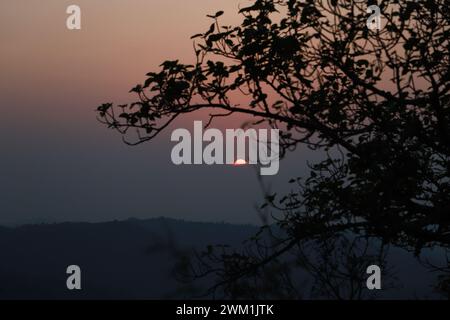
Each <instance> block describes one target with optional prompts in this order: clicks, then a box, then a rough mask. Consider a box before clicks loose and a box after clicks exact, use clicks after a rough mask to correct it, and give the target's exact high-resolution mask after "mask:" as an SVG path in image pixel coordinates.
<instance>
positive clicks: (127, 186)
mask: <svg viewBox="0 0 450 320" xmlns="http://www.w3.org/2000/svg"><path fill="white" fill-rule="evenodd" d="M248 3H249V2H248V1H231V0H189V1H179V0H127V1H124V0H108V1H106V0H71V1H62V0H45V1H38V0H3V1H1V2H0V42H1V51H0V71H1V76H0V106H1V111H2V120H3V121H2V123H1V127H0V146H1V158H0V178H1V180H0V181H1V184H0V212H1V214H0V224H15V223H24V222H40V221H49V222H53V221H57V222H59V221H68V220H69V221H74V220H77V221H79V220H81V221H103V220H112V219H126V218H128V217H137V218H150V217H156V216H167V217H173V218H181V219H186V220H201V221H227V222H238V223H256V222H258V218H257V213H256V211H255V209H254V207H255V206H256V205H260V204H261V202H262V193H261V189H260V187H259V185H258V182H257V179H256V172H255V170H253V169H252V168H250V167H230V166H214V167H207V166H197V167H194V166H192V167H191V166H181V167H176V166H174V165H173V164H172V163H171V161H170V151H171V148H172V146H173V143H171V142H170V139H169V135H170V132H171V131H172V130H173V129H175V128H177V127H187V128H189V129H191V128H192V125H193V120H196V119H197V120H205V118H204V115H198V114H197V115H194V116H192V117H189V118H185V119H183V120H181V121H180V122H178V123H175V124H174V125H173V126H172V127H171V128H169V130H168V131H167V132H166V134H165V135H162V136H160V137H159V138H158V139H157V140H155V141H153V142H151V143H147V144H144V145H141V146H138V147H134V148H130V147H128V146H125V145H124V144H123V143H122V141H121V139H120V136H119V135H117V134H116V133H115V132H113V131H109V130H106V129H105V128H104V127H103V126H102V125H100V124H99V123H98V122H97V121H96V119H95V116H96V114H95V112H94V110H95V108H96V107H97V106H98V105H99V104H101V103H103V102H117V103H122V102H129V101H130V99H132V98H133V97H131V96H130V95H129V94H128V91H129V89H130V88H131V87H133V86H134V85H135V84H137V83H140V82H141V81H143V80H145V74H146V73H147V72H149V71H154V70H157V69H158V65H160V64H161V62H163V61H164V60H168V59H180V60H182V61H185V62H192V61H193V57H194V55H193V49H192V40H190V36H191V35H193V34H196V33H199V32H202V31H205V30H206V29H207V28H208V26H209V23H210V21H209V19H208V18H207V17H206V15H207V14H212V13H215V12H217V11H219V10H224V11H225V15H224V17H223V21H224V22H227V23H229V24H237V23H239V21H240V17H239V16H238V15H237V14H236V13H237V11H238V10H239V6H241V7H242V6H245V5H246V4H248ZM71 4H77V5H79V6H80V7H81V9H82V30H80V31H69V30H67V29H66V25H65V23H66V18H67V14H66V8H67V6H69V5H71ZM222 121H224V120H222ZM225 121H226V122H225V123H222V124H218V125H219V126H222V127H227V128H238V127H240V125H241V124H242V122H243V121H244V119H243V118H239V117H235V118H232V119H229V120H225ZM306 160H307V157H306V156H305V154H304V153H302V151H299V152H297V153H296V154H295V155H293V156H291V157H290V158H289V159H287V160H286V161H283V162H282V164H281V167H280V173H279V175H277V176H276V177H275V178H271V179H268V180H267V183H268V184H272V185H273V186H278V185H282V186H285V185H287V181H288V180H289V178H291V177H292V176H293V175H294V176H297V175H300V174H301V173H302V171H303V170H304V168H305V163H306ZM294 168H295V170H294Z"/></svg>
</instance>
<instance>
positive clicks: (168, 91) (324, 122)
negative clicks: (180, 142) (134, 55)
mask: <svg viewBox="0 0 450 320" xmlns="http://www.w3.org/2000/svg"><path fill="white" fill-rule="evenodd" d="M369 2H370V1H369ZM373 2H374V1H372V3H373ZM369 4H370V3H369ZM367 5H368V2H367V1H357V0H355V1H341V0H317V1H313V0H305V1H294V0H275V1H272V0H271V1H269V0H255V1H253V3H252V5H251V6H249V7H245V8H242V9H240V11H239V13H240V14H241V15H242V18H243V21H242V24H241V25H240V26H234V27H233V26H224V25H221V24H220V16H221V15H222V14H223V12H222V11H220V12H218V13H217V14H215V15H213V16H209V17H210V18H211V19H212V24H211V26H210V28H209V29H208V30H207V31H206V32H205V33H201V34H198V35H195V36H194V37H193V39H196V40H195V41H196V43H195V56H196V58H197V59H196V63H195V65H185V64H182V63H180V62H179V61H166V62H164V63H163V64H162V70H160V71H159V72H150V73H148V74H147V76H148V78H147V79H146V80H145V82H144V83H143V84H141V85H137V86H136V87H135V88H133V89H132V90H131V92H133V93H135V94H136V95H137V98H138V99H137V101H136V102H134V103H131V104H129V105H119V106H115V105H113V104H111V103H108V104H103V105H102V106H100V107H99V108H98V113H99V120H100V121H101V122H102V123H104V124H106V125H107V126H109V127H110V128H113V129H115V130H118V131H119V132H120V133H121V134H123V135H127V134H129V133H130V132H131V131H132V129H136V132H137V139H136V140H134V141H129V140H125V142H126V143H129V144H132V145H134V144H139V143H143V142H145V141H149V140H151V139H153V138H154V137H155V136H156V135H158V134H159V133H160V132H161V131H162V130H164V129H165V128H167V126H168V125H169V124H170V123H172V121H174V119H176V118H177V117H179V116H182V115H183V114H186V113H191V112H195V111H197V110H202V109H211V110H213V111H212V113H211V115H210V117H211V119H210V120H211V121H212V120H214V118H216V117H218V116H228V115H230V114H232V113H242V114H247V115H249V116H252V117H254V118H255V121H254V124H259V123H265V124H267V125H269V126H271V127H273V128H278V129H280V130H281V143H282V145H281V147H282V150H283V155H284V154H285V153H286V151H289V150H292V149H294V148H295V147H296V146H298V145H299V144H306V145H308V146H309V147H310V148H311V149H313V150H323V151H326V153H327V155H328V156H327V158H326V159H325V160H323V161H320V162H318V163H315V164H313V165H311V172H310V176H308V177H300V178H296V177H294V178H293V179H292V180H291V183H292V184H294V185H296V186H297V189H298V192H294V193H290V194H288V195H284V196H278V195H267V198H266V200H267V201H266V204H265V206H267V208H271V210H273V215H274V216H275V218H276V221H277V225H278V228H280V229H281V230H282V231H283V239H278V240H277V241H275V243H274V244H273V245H272V246H271V253H270V254H269V255H267V256H266V257H264V258H261V257H259V258H255V256H254V255H253V256H252V255H249V254H240V256H239V257H237V256H235V257H234V258H236V259H237V258H239V259H237V260H236V261H234V262H233V263H236V266H237V269H236V270H234V271H233V272H232V274H228V273H226V276H225V278H224V279H222V280H223V282H221V283H227V281H235V280H238V279H243V278H244V277H245V276H248V275H249V274H251V273H252V272H253V271H255V270H257V269H258V268H263V267H264V266H268V265H269V264H270V263H271V262H273V261H275V260H276V259H277V258H278V257H279V256H282V255H283V254H285V253H287V252H291V251H292V250H296V249H298V248H299V246H302V245H303V244H304V243H307V242H308V241H321V240H320V239H323V241H326V239H331V238H333V237H343V236H345V237H347V236H349V235H350V234H351V235H352V236H351V237H357V238H361V239H371V238H373V239H379V240H380V241H381V243H382V244H383V246H384V245H395V246H399V247H402V248H405V249H407V250H412V251H414V252H415V254H416V255H417V256H419V255H420V253H421V251H422V250H423V249H424V248H427V247H433V246H439V247H442V248H444V249H449V245H450V228H449V227H450V225H449V222H450V174H449V170H450V161H449V160H450V134H449V132H450V121H449V120H450V107H449V101H450V95H449V90H450V81H449V80H450V71H449V49H450V42H449V39H450V24H449V21H450V16H449V12H448V10H447V7H448V3H447V1H444V0H438V1H428V0H427V1H425V0H424V1H416V0H404V1H398V0H396V1H390V2H389V4H388V3H387V2H384V1H383V2H381V3H380V9H381V13H382V19H383V21H384V23H385V26H384V28H383V29H381V30H375V31H371V30H369V29H368V28H367V25H366V22H367V19H368V17H369V14H367V12H366V9H367ZM236 93H238V94H240V99H239V100H240V101H239V102H237V101H236V98H235V97H236V96H237V94H236ZM242 99H246V100H247V101H248V103H247V104H246V105H244V104H243V103H242ZM322 243H323V242H322ZM222 258H223V255H222ZM222 262H226V261H224V259H222ZM228 262H229V261H228ZM244 262H245V263H244ZM223 265H224V266H225V264H223ZM228 266H229V265H228ZM228 283H229V282H228Z"/></svg>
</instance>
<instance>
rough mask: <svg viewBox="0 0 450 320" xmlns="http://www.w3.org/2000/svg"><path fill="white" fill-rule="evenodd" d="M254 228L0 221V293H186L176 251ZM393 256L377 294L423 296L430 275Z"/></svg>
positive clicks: (227, 240)
mask: <svg viewBox="0 0 450 320" xmlns="http://www.w3.org/2000/svg"><path fill="white" fill-rule="evenodd" d="M257 230H258V228H257V227H256V226H241V225H231V224H225V223H222V224H221V223H197V222H186V221H178V220H171V219H166V218H157V219H150V220H137V219H129V220H126V221H120V222H119V221H115V222H106V223H61V224H41V225H27V226H21V227H16V228H5V227H0V299H162V298H188V297H189V294H190V291H189V290H187V291H186V290H185V291H180V290H179V289H180V283H178V282H177V281H176V280H175V278H174V277H173V275H172V273H171V272H172V270H173V267H174V264H175V260H176V259H175V255H174V252H176V251H178V250H188V249H190V248H197V249H202V248H204V247H205V246H206V245H208V244H230V245H233V246H234V245H235V246H237V245H240V244H241V243H242V241H244V240H246V239H248V238H249V237H250V236H251V235H253V234H254V233H255V232H257ZM391 256H392V258H391V263H392V264H393V265H394V266H396V267H398V268H397V271H398V275H399V278H400V279H401V280H402V281H403V283H404V287H403V288H398V289H395V290H390V291H388V292H385V293H383V295H382V296H383V297H386V298H414V297H420V298H423V297H429V296H430V295H431V294H432V289H431V284H432V281H433V279H434V275H431V274H429V273H427V272H426V271H425V269H424V268H422V267H421V266H420V265H419V264H418V263H417V262H416V260H414V259H413V258H412V257H410V256H408V255H407V254H406V253H403V252H400V251H399V252H394V253H393V254H391ZM72 264H76V265H79V266H80V267H81V269H82V290H81V291H77V292H73V291H69V290H67V289H66V278H67V275H66V273H65V270H66V268H67V266H68V265H72Z"/></svg>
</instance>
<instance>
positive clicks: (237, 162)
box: [234, 159, 247, 166]
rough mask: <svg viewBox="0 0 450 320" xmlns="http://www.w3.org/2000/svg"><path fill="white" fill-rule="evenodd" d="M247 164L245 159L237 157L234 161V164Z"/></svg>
mask: <svg viewBox="0 0 450 320" xmlns="http://www.w3.org/2000/svg"><path fill="white" fill-rule="evenodd" d="M246 164H247V161H245V160H244V159H237V160H236V161H235V162H234V165H235V166H245V165H246Z"/></svg>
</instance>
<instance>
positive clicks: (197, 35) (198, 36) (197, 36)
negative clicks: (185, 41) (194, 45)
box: [191, 33, 203, 39]
mask: <svg viewBox="0 0 450 320" xmlns="http://www.w3.org/2000/svg"><path fill="white" fill-rule="evenodd" d="M201 36H203V33H197V34H195V35H193V36H192V37H191V39H195V38H200V37H201Z"/></svg>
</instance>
